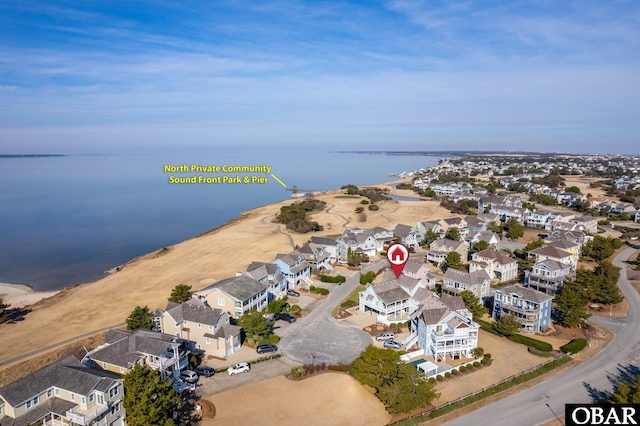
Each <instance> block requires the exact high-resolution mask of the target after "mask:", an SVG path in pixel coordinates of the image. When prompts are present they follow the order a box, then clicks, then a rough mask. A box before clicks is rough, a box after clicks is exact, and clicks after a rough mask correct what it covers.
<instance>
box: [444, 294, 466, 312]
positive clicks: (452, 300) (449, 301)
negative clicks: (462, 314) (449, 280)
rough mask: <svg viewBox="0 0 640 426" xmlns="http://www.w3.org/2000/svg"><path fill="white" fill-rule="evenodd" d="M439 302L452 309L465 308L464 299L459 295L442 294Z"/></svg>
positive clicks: (459, 309)
mask: <svg viewBox="0 0 640 426" xmlns="http://www.w3.org/2000/svg"><path fill="white" fill-rule="evenodd" d="M440 302H442V303H444V304H445V305H446V306H447V307H448V308H449V309H451V310H452V311H461V310H463V309H467V308H466V306H465V305H464V300H462V297H460V296H446V297H445V296H443V297H442V298H441V299H440Z"/></svg>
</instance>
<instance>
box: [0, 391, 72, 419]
mask: <svg viewBox="0 0 640 426" xmlns="http://www.w3.org/2000/svg"><path fill="white" fill-rule="evenodd" d="M77 405H78V403H77V402H71V401H65V400H64V399H61V398H56V397H53V398H49V399H45V400H44V401H41V402H40V403H39V404H38V405H36V406H35V407H32V408H31V409H30V410H29V411H27V412H26V413H24V414H23V415H21V416H18V418H17V419H12V418H10V417H4V418H3V419H2V426H29V425H31V424H36V422H37V421H38V420H40V419H41V418H42V417H44V416H46V415H47V414H49V413H56V414H60V415H62V416H64V415H66V413H67V411H69V410H71V409H72V408H74V407H76V406H77Z"/></svg>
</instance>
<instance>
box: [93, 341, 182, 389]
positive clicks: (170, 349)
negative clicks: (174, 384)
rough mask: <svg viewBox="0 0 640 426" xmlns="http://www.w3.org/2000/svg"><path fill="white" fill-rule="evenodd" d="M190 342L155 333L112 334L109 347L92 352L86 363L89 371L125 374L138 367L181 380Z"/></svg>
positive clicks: (105, 345) (105, 344)
mask: <svg viewBox="0 0 640 426" xmlns="http://www.w3.org/2000/svg"><path fill="white" fill-rule="evenodd" d="M189 346H190V344H189V342H186V341H185V340H184V339H182V338H180V337H179V336H176V335H174V334H165V333H161V332H158V331H151V330H144V329H141V330H137V331H135V332H133V333H131V332H129V331H123V330H109V331H108V332H107V335H106V337H105V343H104V344H103V345H100V346H98V347H97V348H95V349H93V350H92V351H89V352H88V353H87V354H86V355H85V357H84V359H83V360H82V363H83V364H84V365H86V366H87V367H95V368H98V369H100V370H105V371H111V372H113V373H118V374H125V373H127V372H129V370H130V369H131V368H132V367H133V365H134V364H140V365H142V366H148V367H149V368H151V369H153V370H158V371H160V375H161V376H162V377H163V378H164V377H169V376H172V377H176V376H178V377H179V376H180V370H182V369H183V368H187V366H188V364H189V354H190V351H189V349H188V348H189Z"/></svg>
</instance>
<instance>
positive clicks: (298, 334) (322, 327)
mask: <svg viewBox="0 0 640 426" xmlns="http://www.w3.org/2000/svg"><path fill="white" fill-rule="evenodd" d="M385 265H388V261H387V260H386V259H382V260H379V261H377V262H374V263H372V264H371V265H368V266H367V267H365V268H364V269H363V270H362V271H361V272H367V271H377V270H378V269H380V268H382V267H384V266H385ZM359 277H360V274H359V273H356V274H353V275H352V276H351V277H350V278H349V279H347V281H346V282H345V283H343V284H342V285H339V286H338V285H336V286H335V287H334V289H333V291H332V292H331V293H329V296H328V297H327V299H326V300H325V301H324V303H321V304H318V305H317V306H316V308H315V309H314V310H313V311H312V312H311V313H310V314H309V315H308V316H307V317H305V318H302V319H301V320H300V321H297V322H295V323H294V324H292V326H291V327H289V328H288V329H287V330H286V333H284V336H283V337H282V340H280V344H279V346H280V350H281V351H282V354H283V355H285V356H286V357H287V358H289V359H291V360H294V361H297V362H300V363H302V364H311V363H312V362H313V363H321V362H324V363H326V364H338V363H350V362H351V361H353V360H354V359H356V358H357V357H358V356H360V352H362V351H363V350H364V348H365V347H367V345H369V344H370V343H371V337H370V336H369V335H368V334H367V333H365V332H364V331H362V330H359V329H357V328H354V327H352V326H350V325H348V324H345V323H342V322H339V321H337V320H336V319H335V318H333V316H331V311H332V310H333V308H335V307H336V306H337V305H338V304H340V303H341V302H342V300H343V299H345V298H346V297H347V296H348V295H349V294H350V293H351V292H352V291H353V290H354V289H355V288H356V287H357V286H358V284H359V283H360V281H359Z"/></svg>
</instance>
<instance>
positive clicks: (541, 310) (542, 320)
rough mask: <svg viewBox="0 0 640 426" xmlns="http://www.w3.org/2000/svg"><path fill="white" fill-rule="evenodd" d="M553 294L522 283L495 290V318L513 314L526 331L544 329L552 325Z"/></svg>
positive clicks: (531, 331) (532, 331) (493, 315)
mask: <svg viewBox="0 0 640 426" xmlns="http://www.w3.org/2000/svg"><path fill="white" fill-rule="evenodd" d="M552 299H553V296H550V295H548V294H545V293H542V292H540V291H536V290H533V289H530V288H526V287H522V286H521V285H517V284H514V285H508V286H506V287H502V288H497V289H495V290H494V300H493V314H492V317H493V319H495V320H499V319H500V318H501V317H502V316H503V315H509V314H513V315H514V316H515V317H516V318H517V319H518V321H520V322H521V323H522V329H523V331H524V332H526V333H535V332H538V331H544V330H546V329H547V328H549V326H550V325H551V300H552Z"/></svg>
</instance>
